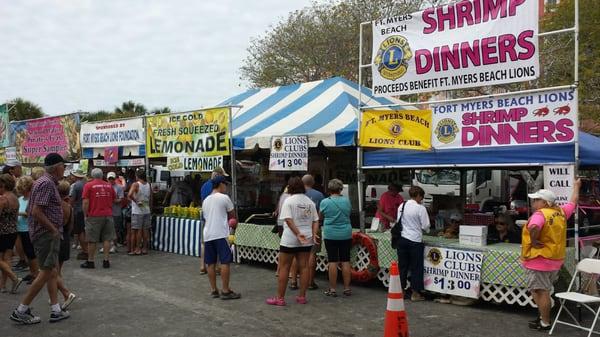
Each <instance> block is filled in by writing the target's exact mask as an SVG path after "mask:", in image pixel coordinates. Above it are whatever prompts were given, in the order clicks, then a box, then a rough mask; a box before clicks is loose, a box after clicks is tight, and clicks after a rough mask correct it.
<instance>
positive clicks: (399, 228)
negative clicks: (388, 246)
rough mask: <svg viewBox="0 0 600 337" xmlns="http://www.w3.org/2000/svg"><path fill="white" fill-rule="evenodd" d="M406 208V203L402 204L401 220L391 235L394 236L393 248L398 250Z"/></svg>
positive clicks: (393, 228)
mask: <svg viewBox="0 0 600 337" xmlns="http://www.w3.org/2000/svg"><path fill="white" fill-rule="evenodd" d="M404 207H406V201H405V202H404V203H402V210H401V211H400V212H402V213H401V214H400V219H399V220H398V222H397V223H396V225H395V226H394V227H392V230H391V231H390V233H391V234H392V248H394V249H398V244H399V243H400V237H401V236H402V217H403V216H404Z"/></svg>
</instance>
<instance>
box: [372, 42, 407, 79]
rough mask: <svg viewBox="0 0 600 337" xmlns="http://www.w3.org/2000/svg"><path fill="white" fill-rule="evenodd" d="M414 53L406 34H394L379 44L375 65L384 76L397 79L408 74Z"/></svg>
mask: <svg viewBox="0 0 600 337" xmlns="http://www.w3.org/2000/svg"><path fill="white" fill-rule="evenodd" d="M412 56H413V54H412V51H411V50H410V46H409V45H408V40H406V38H405V37H404V36H400V35H394V36H390V37H388V38H387V39H385V40H384V41H383V42H381V44H380V45H379V50H378V51H377V56H376V57H375V65H376V66H377V70H378V71H379V73H380V74H381V76H382V77H383V78H386V79H388V80H391V81H395V80H397V79H399V78H400V77H402V76H404V74H406V70H407V69H408V61H409V60H410V59H411V58H412Z"/></svg>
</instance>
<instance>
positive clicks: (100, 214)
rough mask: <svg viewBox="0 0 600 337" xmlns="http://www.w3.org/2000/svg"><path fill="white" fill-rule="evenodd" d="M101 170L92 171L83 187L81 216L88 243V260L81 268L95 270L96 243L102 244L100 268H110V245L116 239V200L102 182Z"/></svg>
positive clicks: (110, 190) (105, 183)
mask: <svg viewBox="0 0 600 337" xmlns="http://www.w3.org/2000/svg"><path fill="white" fill-rule="evenodd" d="M102 176H103V174H102V170H101V169H99V168H95V169H93V170H92V178H93V180H92V181H90V182H88V183H87V184H85V186H84V187H83V214H84V215H85V233H86V238H87V241H88V259H87V261H86V262H84V263H82V264H81V268H86V269H93V268H95V267H96V266H95V264H94V259H95V257H96V243H98V242H102V243H103V247H104V260H103V262H102V267H104V268H110V262H109V254H110V243H111V241H113V240H114V239H115V238H116V235H115V223H114V221H113V212H112V206H113V203H114V201H115V199H116V198H117V196H116V194H115V190H114V189H113V188H112V186H111V185H110V183H108V182H106V181H104V180H102Z"/></svg>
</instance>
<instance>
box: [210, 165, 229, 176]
mask: <svg viewBox="0 0 600 337" xmlns="http://www.w3.org/2000/svg"><path fill="white" fill-rule="evenodd" d="M213 172H216V173H218V174H220V175H223V176H226V177H229V174H227V172H225V170H224V169H223V168H222V167H221V166H218V167H216V168H215V169H214V170H213Z"/></svg>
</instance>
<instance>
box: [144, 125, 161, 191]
mask: <svg viewBox="0 0 600 337" xmlns="http://www.w3.org/2000/svg"><path fill="white" fill-rule="evenodd" d="M142 126H143V127H144V134H145V136H146V139H145V141H144V168H145V169H146V179H148V181H150V157H148V142H147V141H146V140H148V115H146V114H144V115H143V116H142ZM157 179H158V177H154V180H157Z"/></svg>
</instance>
